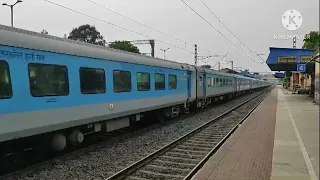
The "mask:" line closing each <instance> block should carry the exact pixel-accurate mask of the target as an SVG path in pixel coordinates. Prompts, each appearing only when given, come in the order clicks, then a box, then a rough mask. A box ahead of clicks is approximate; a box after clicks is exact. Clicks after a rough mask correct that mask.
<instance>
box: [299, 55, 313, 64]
mask: <svg viewBox="0 0 320 180" xmlns="http://www.w3.org/2000/svg"><path fill="white" fill-rule="evenodd" d="M311 59H312V56H301V59H300V62H302V63H307V62H309V63H311V62H310V61H311Z"/></svg>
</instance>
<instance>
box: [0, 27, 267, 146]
mask: <svg viewBox="0 0 320 180" xmlns="http://www.w3.org/2000/svg"><path fill="white" fill-rule="evenodd" d="M269 85H270V84H269V83H268V82H266V81H262V80H257V79H252V78H248V77H244V76H238V75H233V74H227V73H222V72H219V71H215V70H211V69H204V68H202V67H198V66H194V65H188V64H182V63H177V62H173V61H168V60H162V59H157V58H152V57H147V56H142V55H138V54H134V53H129V52H124V51H120V50H115V49H111V48H107V47H102V46H96V45H92V44H87V43H83V42H79V41H72V40H69V39H64V38H59V37H54V36H50V35H45V34H41V33H36V32H31V31H27V30H22V29H17V28H13V27H8V26H3V25H0V143H2V144H12V143H14V142H18V141H22V140H23V141H24V140H30V139H32V140H33V141H34V140H39V139H41V140H44V141H43V142H50V144H48V145H50V148H51V149H53V150H55V151H62V150H63V149H65V148H66V147H67V146H76V145H78V144H81V143H82V142H83V140H84V138H85V136H86V135H87V134H90V133H95V132H101V131H104V132H109V131H113V130H117V129H120V128H124V127H128V126H130V125H132V124H134V123H135V122H136V121H140V120H142V119H143V117H144V116H145V115H146V114H148V113H156V114H157V117H160V118H164V119H165V118H170V117H174V116H177V115H179V114H181V113H188V112H189V110H190V108H202V107H205V106H207V105H208V104H210V103H213V102H214V101H215V100H217V99H223V98H231V97H234V96H236V95H238V94H239V93H244V92H247V91H251V90H253V89H257V88H263V87H266V86H269Z"/></svg>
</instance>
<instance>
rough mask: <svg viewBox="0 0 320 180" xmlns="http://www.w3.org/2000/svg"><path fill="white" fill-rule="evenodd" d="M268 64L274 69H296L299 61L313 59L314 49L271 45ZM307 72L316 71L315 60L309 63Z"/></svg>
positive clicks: (303, 61) (304, 61)
mask: <svg viewBox="0 0 320 180" xmlns="http://www.w3.org/2000/svg"><path fill="white" fill-rule="evenodd" d="M269 50H270V53H269V56H268V59H267V64H268V66H269V68H270V69H271V70H272V71H296V70H297V64H298V63H307V62H309V61H310V60H311V59H312V56H313V54H314V52H315V50H314V49H294V48H278V47H270V48H269ZM307 72H314V62H309V63H307Z"/></svg>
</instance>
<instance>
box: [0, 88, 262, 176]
mask: <svg viewBox="0 0 320 180" xmlns="http://www.w3.org/2000/svg"><path fill="white" fill-rule="evenodd" d="M261 94H264V92H263V93H260V94H259V95H261ZM259 95H258V96H259ZM255 97H257V96H255ZM247 102H248V101H246V102H245V103H242V104H241V105H244V104H246V103H247ZM237 107H240V106H237ZM201 111H202V110H200V112H201ZM197 113H199V112H194V113H190V114H189V116H194V115H196V114H197ZM224 114H226V113H224ZM222 116H224V115H220V116H219V117H218V118H221V117H222ZM180 118H182V119H183V118H184V116H183V117H180ZM167 123H170V121H167V122H165V123H162V125H164V124H167ZM158 126H161V125H160V124H153V125H151V126H148V125H143V126H141V127H140V125H139V128H138V129H140V128H142V129H141V131H144V128H145V127H146V128H147V129H150V128H156V127H158ZM147 129H146V130H147ZM219 132H220V133H221V134H223V133H226V131H221V129H220V130H219ZM123 133H124V134H123ZM136 133H138V134H140V133H141V132H140V130H139V131H136V132H135V131H133V132H132V131H131V130H119V132H114V133H107V134H101V135H99V136H97V137H95V138H94V139H95V140H93V141H94V142H95V143H92V142H91V143H89V144H84V145H83V146H82V148H80V149H76V150H74V149H70V150H69V151H67V152H66V153H63V154H59V155H57V156H56V155H52V156H51V155H50V156H49V157H44V158H42V157H41V158H40V159H39V160H34V161H31V162H32V163H31V164H30V165H26V166H24V167H21V168H19V169H15V170H12V171H11V172H10V171H7V173H4V174H1V173H0V180H2V179H6V180H7V179H16V178H17V177H24V176H27V175H28V174H30V173H33V172H34V171H37V169H48V168H49V169H50V167H52V164H55V161H64V160H68V159H69V158H70V157H73V156H80V155H81V154H86V153H87V152H90V151H92V150H93V149H95V148H99V147H100V145H102V144H104V143H105V140H104V139H106V138H108V142H109V143H112V142H113V141H114V142H118V141H119V139H126V138H128V137H132V135H133V134H136ZM208 133H209V132H207V134H208ZM119 135H120V136H119ZM100 136H102V140H99V139H100ZM217 137H220V138H222V136H217ZM200 138H201V137H200ZM195 140H196V141H197V142H200V141H199V140H197V139H195ZM190 142H191V141H190ZM191 143H192V142H191ZM193 143H195V142H193ZM92 144H93V145H92ZM198 145H199V147H203V148H202V149H206V144H205V142H203V143H201V142H200V144H198ZM210 145H212V144H210ZM183 150H184V149H178V151H175V152H174V153H173V155H172V157H173V159H178V160H177V161H179V159H182V160H183V159H184V158H183V157H184V156H182V157H181V158H180V156H179V154H181V151H183ZM207 150H208V149H207ZM187 151H188V152H190V154H191V155H192V153H193V155H192V157H200V156H199V155H204V154H205V152H203V153H201V152H200V153H197V152H198V151H197V149H195V150H194V152H192V150H191V151H190V150H187ZM38 155H40V154H38ZM175 155H176V156H175ZM40 156H41V155H40ZM69 156H70V157H69ZM174 157H176V158H174ZM0 159H1V158H0ZM163 162H166V165H168V166H169V167H170V166H173V167H175V166H177V165H178V167H180V168H181V167H182V169H184V168H185V167H184V165H185V166H186V167H191V166H192V167H193V166H194V165H195V164H194V163H195V161H194V160H192V159H191V160H190V162H188V164H184V163H183V162H182V163H180V164H176V163H175V162H169V161H168V160H166V159H163V160H158V161H157V162H156V163H158V164H153V165H149V166H147V167H149V169H150V168H159V167H160V168H161V164H163ZM3 165H4V164H3ZM7 165H8V164H7ZM7 165H6V166H7ZM179 165H180V166H179ZM190 165H191V166H190ZM0 166H1V165H0ZM130 167H131V166H130ZM136 167H137V166H136ZM139 167H141V166H139ZM177 169H178V168H177ZM185 169H187V168H185ZM150 170H152V169H150ZM188 171H189V170H188ZM121 172H122V171H121ZM121 172H119V173H121ZM125 172H128V171H125ZM142 172H143V171H142ZM183 172H186V170H183ZM119 173H117V174H119ZM117 174H115V175H114V176H111V179H113V178H115V177H118V175H117ZM121 177H122V176H121ZM178 177H180V176H178ZM104 179H105V178H104ZM120 179H121V178H120ZM146 179H154V178H153V177H151V178H148V177H147V178H146ZM160 179H162V178H160ZM178 179H179V178H178Z"/></svg>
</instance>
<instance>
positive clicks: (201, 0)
mask: <svg viewBox="0 0 320 180" xmlns="http://www.w3.org/2000/svg"><path fill="white" fill-rule="evenodd" d="M199 1H200V2H201V3H202V4H203V5H204V6H205V7H206V8H207V9H208V10H209V11H210V12H211V14H212V15H213V16H214V17H215V18H217V19H218V21H219V23H220V24H222V25H223V26H224V27H225V28H226V29H227V30H228V31H229V32H230V33H231V34H232V35H233V36H234V37H235V38H237V39H238V40H239V41H240V43H241V44H243V45H244V46H245V47H246V48H247V49H249V51H250V52H251V53H255V54H257V55H258V53H256V52H254V51H252V50H251V49H250V48H249V47H248V46H247V45H246V44H245V43H243V42H242V41H241V40H240V39H239V38H238V37H237V36H236V35H235V34H234V33H233V32H232V31H231V30H230V29H229V28H228V27H227V26H226V25H225V24H224V23H223V22H222V21H221V19H220V18H218V16H217V15H216V14H215V13H214V12H213V11H212V10H211V8H209V6H207V4H206V3H205V2H203V0H199ZM258 56H259V55H258ZM259 58H260V59H261V60H262V61H264V60H263V59H262V58H261V57H260V56H259Z"/></svg>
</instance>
